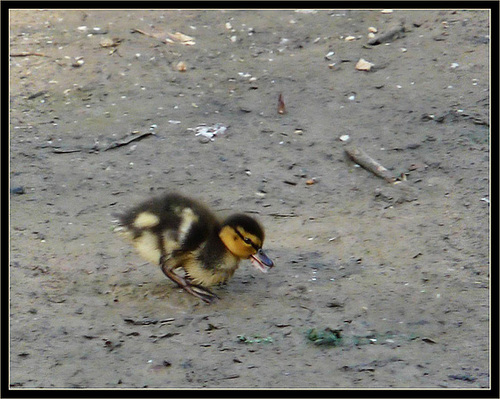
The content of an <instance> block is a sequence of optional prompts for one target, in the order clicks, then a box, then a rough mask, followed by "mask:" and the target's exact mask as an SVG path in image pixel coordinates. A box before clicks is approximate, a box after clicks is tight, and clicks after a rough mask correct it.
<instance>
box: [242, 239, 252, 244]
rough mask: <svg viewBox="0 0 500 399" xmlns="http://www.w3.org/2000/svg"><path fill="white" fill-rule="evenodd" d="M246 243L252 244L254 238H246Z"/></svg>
mask: <svg viewBox="0 0 500 399" xmlns="http://www.w3.org/2000/svg"><path fill="white" fill-rule="evenodd" d="M243 241H245V244H248V245H252V240H251V239H250V238H244V239H243Z"/></svg>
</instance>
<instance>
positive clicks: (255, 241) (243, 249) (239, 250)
mask: <svg viewBox="0 0 500 399" xmlns="http://www.w3.org/2000/svg"><path fill="white" fill-rule="evenodd" d="M219 237H220V239H221V240H222V242H223V243H224V245H225V246H226V247H227V249H229V251H231V253H232V254H233V255H235V256H237V257H238V258H241V259H250V260H251V261H252V264H253V265H254V266H255V268H256V269H257V270H260V271H261V272H263V273H267V271H268V270H269V269H270V268H271V267H273V266H274V263H273V261H272V260H271V259H269V258H268V257H267V255H266V254H265V253H264V251H263V250H262V245H263V244H264V229H263V228H262V226H261V225H260V224H259V223H258V222H257V221H256V220H255V219H254V218H252V217H250V216H247V215H243V214H236V215H232V216H229V217H228V218H227V219H226V220H225V221H224V222H223V223H222V228H221V230H220V233H219Z"/></svg>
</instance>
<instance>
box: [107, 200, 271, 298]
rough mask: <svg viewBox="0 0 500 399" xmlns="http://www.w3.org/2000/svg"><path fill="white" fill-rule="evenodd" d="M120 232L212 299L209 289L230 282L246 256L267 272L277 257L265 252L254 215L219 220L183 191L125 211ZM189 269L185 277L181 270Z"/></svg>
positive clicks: (177, 280)
mask: <svg viewBox="0 0 500 399" xmlns="http://www.w3.org/2000/svg"><path fill="white" fill-rule="evenodd" d="M118 222H119V227H118V228H117V229H116V231H118V232H120V233H121V234H122V235H124V236H125V237H126V238H128V239H129V240H130V241H131V242H132V244H133V245H134V247H135V248H136V250H137V251H138V253H139V254H140V255H141V256H142V257H143V258H145V259H146V260H148V261H150V262H152V263H154V264H158V265H159V266H160V268H161V270H162V271H163V273H164V274H165V275H166V276H167V277H168V278H169V279H171V280H172V281H174V282H175V283H177V284H178V285H179V286H180V287H182V288H183V289H184V290H186V291H187V292H189V293H190V294H192V295H194V296H196V297H198V298H200V299H201V300H203V301H205V302H207V303H211V302H212V301H213V300H214V299H215V298H218V297H217V296H216V295H215V294H214V293H212V292H211V291H210V290H208V289H207V287H210V286H213V285H216V284H222V283H225V282H226V281H228V280H229V279H230V278H231V277H232V276H233V274H234V272H235V271H236V269H237V268H238V266H239V263H240V261H241V260H242V259H250V260H251V262H252V264H253V265H254V266H255V268H256V269H257V270H259V271H261V272H263V273H267V272H268V270H269V269H270V268H272V267H273V266H274V263H273V261H272V260H271V259H270V258H269V257H268V256H267V255H266V254H265V252H264V251H263V250H262V245H263V243H264V236H265V235H264V229H263V228H262V226H261V225H260V224H259V223H258V222H257V221H256V220H255V219H254V218H252V217H250V216H248V215H245V214H234V215H232V216H229V217H228V218H226V219H225V220H222V221H221V220H219V219H218V218H217V217H216V216H215V215H214V213H212V211H211V210H210V209H209V208H208V207H206V206H205V205H204V204H202V203H201V202H198V201H196V200H194V199H191V198H188V197H186V196H183V195H181V194H177V193H167V194H164V195H163V196H160V197H155V198H151V199H149V200H147V201H145V202H143V203H141V204H139V205H137V206H136V207H134V208H132V209H131V210H129V211H128V212H126V213H124V214H122V215H119V220H118ZM182 270H183V271H184V275H181V274H178V273H176V271H181V272H182Z"/></svg>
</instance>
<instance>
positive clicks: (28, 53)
mask: <svg viewBox="0 0 500 399" xmlns="http://www.w3.org/2000/svg"><path fill="white" fill-rule="evenodd" d="M9 56H10V57H29V56H36V57H48V55H45V54H42V53H31V52H29V51H24V52H22V53H13V54H9Z"/></svg>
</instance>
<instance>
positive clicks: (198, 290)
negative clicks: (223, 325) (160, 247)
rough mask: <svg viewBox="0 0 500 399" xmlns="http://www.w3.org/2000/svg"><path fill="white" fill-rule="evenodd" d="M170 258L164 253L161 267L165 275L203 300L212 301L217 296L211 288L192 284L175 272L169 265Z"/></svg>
mask: <svg viewBox="0 0 500 399" xmlns="http://www.w3.org/2000/svg"><path fill="white" fill-rule="evenodd" d="M168 259H169V257H167V256H166V255H162V256H161V258H160V267H161V270H162V272H163V273H164V274H165V276H167V277H168V278H169V279H170V280H172V281H173V282H175V283H177V285H179V287H181V288H183V289H184V290H186V291H187V292H189V293H190V294H191V295H194V296H195V297H197V298H200V299H201V300H202V301H204V302H206V303H212V301H213V300H214V299H216V298H217V295H215V294H214V293H212V292H210V291H209V290H207V289H205V288H202V287H200V286H197V285H194V284H191V283H190V282H189V280H188V279H186V278H184V277H181V276H179V275H178V274H177V273H175V272H174V271H173V270H172V266H169V265H168Z"/></svg>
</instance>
